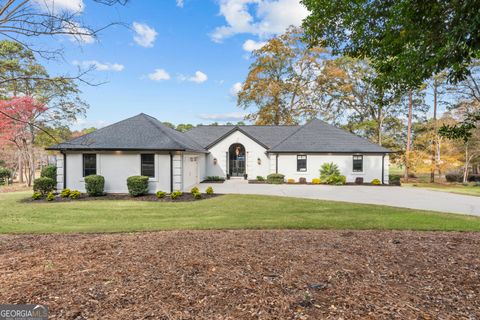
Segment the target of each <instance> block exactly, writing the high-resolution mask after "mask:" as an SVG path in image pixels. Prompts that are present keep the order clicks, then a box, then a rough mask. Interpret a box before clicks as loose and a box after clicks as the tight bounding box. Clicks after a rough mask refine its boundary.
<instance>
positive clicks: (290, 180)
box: [287, 179, 295, 184]
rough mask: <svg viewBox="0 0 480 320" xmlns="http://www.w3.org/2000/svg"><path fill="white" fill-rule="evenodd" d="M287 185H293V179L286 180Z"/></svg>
mask: <svg viewBox="0 0 480 320" xmlns="http://www.w3.org/2000/svg"><path fill="white" fill-rule="evenodd" d="M287 183H288V184H294V183H295V179H288V180H287Z"/></svg>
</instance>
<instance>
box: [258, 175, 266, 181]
mask: <svg viewBox="0 0 480 320" xmlns="http://www.w3.org/2000/svg"><path fill="white" fill-rule="evenodd" d="M257 181H265V178H264V177H262V176H257Z"/></svg>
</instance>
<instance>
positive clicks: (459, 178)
mask: <svg viewBox="0 0 480 320" xmlns="http://www.w3.org/2000/svg"><path fill="white" fill-rule="evenodd" d="M445 179H447V181H448V182H463V174H462V173H459V172H449V173H447V174H446V175H445Z"/></svg>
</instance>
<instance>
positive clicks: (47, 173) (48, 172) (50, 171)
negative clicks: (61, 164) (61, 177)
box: [40, 165, 57, 181]
mask: <svg viewBox="0 0 480 320" xmlns="http://www.w3.org/2000/svg"><path fill="white" fill-rule="evenodd" d="M40 177H44V178H45V177H46V178H50V179H53V180H55V181H57V167H56V166H54V165H48V166H46V167H43V169H42V172H41V173H40Z"/></svg>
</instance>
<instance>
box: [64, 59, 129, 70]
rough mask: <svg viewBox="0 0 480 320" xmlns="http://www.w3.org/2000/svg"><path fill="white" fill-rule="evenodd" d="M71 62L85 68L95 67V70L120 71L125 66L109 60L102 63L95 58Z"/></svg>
mask: <svg viewBox="0 0 480 320" xmlns="http://www.w3.org/2000/svg"><path fill="white" fill-rule="evenodd" d="M73 64H74V65H77V66H82V67H85V68H89V67H92V66H93V67H95V70H97V71H116V72H120V71H123V69H125V66H124V65H123V64H120V63H110V62H105V63H102V62H99V61H97V60H86V61H76V60H75V61H73Z"/></svg>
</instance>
